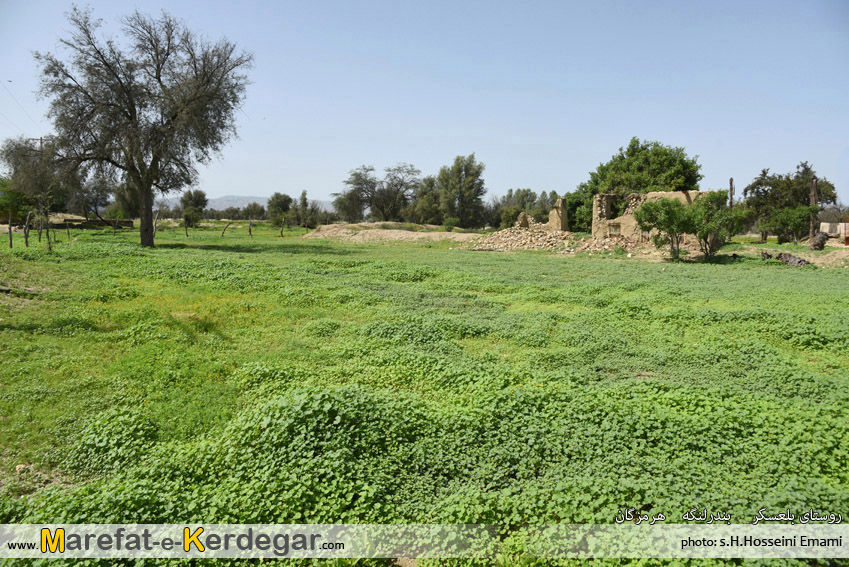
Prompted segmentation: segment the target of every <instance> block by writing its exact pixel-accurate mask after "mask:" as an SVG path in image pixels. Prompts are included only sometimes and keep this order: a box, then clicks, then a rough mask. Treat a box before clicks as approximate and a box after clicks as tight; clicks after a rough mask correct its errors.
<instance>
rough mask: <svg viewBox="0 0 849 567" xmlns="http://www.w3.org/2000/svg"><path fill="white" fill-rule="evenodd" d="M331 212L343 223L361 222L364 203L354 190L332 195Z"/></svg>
mask: <svg viewBox="0 0 849 567" xmlns="http://www.w3.org/2000/svg"><path fill="white" fill-rule="evenodd" d="M333 197H334V199H333V210H335V211H336V213H337V214H338V215H339V216H340V217H342V219H343V220H344V221H345V222H361V221H362V220H363V218H364V211H365V207H366V205H365V203H364V202H363V200H362V198H361V197H360V194H359V192H358V191H357V190H356V189H353V188H352V189H348V190H347V191H342V192H341V193H333Z"/></svg>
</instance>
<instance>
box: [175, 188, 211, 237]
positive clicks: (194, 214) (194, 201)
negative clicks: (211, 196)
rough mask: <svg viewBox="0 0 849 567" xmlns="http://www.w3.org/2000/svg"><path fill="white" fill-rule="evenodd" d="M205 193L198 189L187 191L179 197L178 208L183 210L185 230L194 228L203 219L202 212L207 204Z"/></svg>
mask: <svg viewBox="0 0 849 567" xmlns="http://www.w3.org/2000/svg"><path fill="white" fill-rule="evenodd" d="M208 202H209V201H208V199H207V198H206V193H204V192H203V191H201V190H200V189H195V190H194V191H192V190H189V191H186V192H185V193H183V195H182V197H180V206H181V207H182V208H183V222H184V223H185V224H186V227H187V228H191V227H195V226H197V225H198V223H199V222H200V221H201V219H202V218H203V210H204V209H205V208H206V204H207V203H208Z"/></svg>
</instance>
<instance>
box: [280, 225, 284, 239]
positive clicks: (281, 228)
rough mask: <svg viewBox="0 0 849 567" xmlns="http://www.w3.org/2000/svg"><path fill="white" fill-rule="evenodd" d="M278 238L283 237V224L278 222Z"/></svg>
mask: <svg viewBox="0 0 849 567" xmlns="http://www.w3.org/2000/svg"><path fill="white" fill-rule="evenodd" d="M280 238H283V224H282V223H281V224H280Z"/></svg>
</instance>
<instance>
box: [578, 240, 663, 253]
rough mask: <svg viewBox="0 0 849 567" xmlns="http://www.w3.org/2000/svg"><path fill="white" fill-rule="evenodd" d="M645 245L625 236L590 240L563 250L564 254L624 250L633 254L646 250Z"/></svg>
mask: <svg viewBox="0 0 849 567" xmlns="http://www.w3.org/2000/svg"><path fill="white" fill-rule="evenodd" d="M645 247H646V246H645V244H644V245H642V246H639V245H638V244H637V243H636V242H634V241H633V240H631V239H630V238H626V237H624V236H608V237H607V238H588V239H586V240H582V241H580V242H578V243H576V245H575V246H572V247H569V248H566V249H565V250H563V254H574V253H576V252H605V251H611V250H616V249H617V248H624V249H625V250H627V251H628V252H633V251H635V250H636V249H637V248H645Z"/></svg>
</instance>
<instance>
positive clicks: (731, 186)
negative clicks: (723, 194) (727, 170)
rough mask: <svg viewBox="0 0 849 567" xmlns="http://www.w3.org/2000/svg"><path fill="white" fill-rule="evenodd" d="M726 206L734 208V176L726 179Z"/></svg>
mask: <svg viewBox="0 0 849 567" xmlns="http://www.w3.org/2000/svg"><path fill="white" fill-rule="evenodd" d="M728 208H729V209H733V208H734V178H733V177H732V178H731V179H729V180H728Z"/></svg>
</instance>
